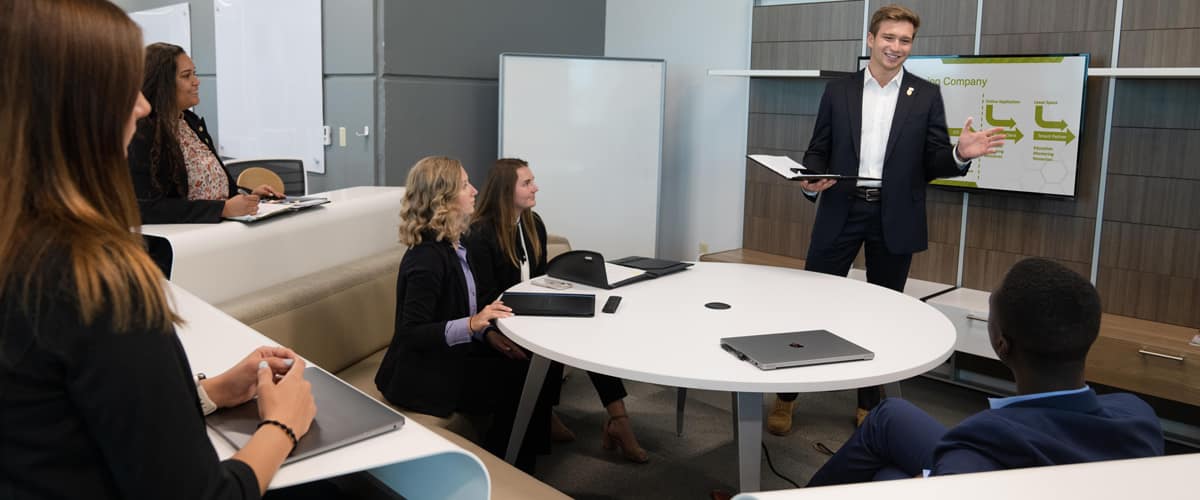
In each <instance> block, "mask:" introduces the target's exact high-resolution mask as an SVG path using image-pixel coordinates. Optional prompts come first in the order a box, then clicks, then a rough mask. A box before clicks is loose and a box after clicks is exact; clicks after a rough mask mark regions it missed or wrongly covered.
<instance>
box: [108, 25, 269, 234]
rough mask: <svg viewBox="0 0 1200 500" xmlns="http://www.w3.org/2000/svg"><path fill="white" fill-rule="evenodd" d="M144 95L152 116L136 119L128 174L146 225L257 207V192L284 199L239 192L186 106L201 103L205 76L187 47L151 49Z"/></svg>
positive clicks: (210, 218) (214, 218)
mask: <svg viewBox="0 0 1200 500" xmlns="http://www.w3.org/2000/svg"><path fill="white" fill-rule="evenodd" d="M142 93H143V94H144V95H145V96H146V99H147V100H149V101H150V105H151V107H152V110H151V112H150V115H149V116H147V117H145V118H143V119H141V120H139V121H138V128H137V133H136V134H135V135H134V137H133V143H132V144H130V146H129V173H130V174H131V175H132V176H133V189H134V191H135V192H136V193H137V199H138V208H139V209H140V211H141V214H142V222H144V223H146V224H172V223H180V222H221V218H222V217H237V216H241V215H249V214H254V213H257V212H258V200H259V197H262V196H269V197H280V196H282V193H279V192H276V191H275V190H274V189H273V188H271V187H270V186H268V185H266V184H263V185H261V186H257V187H254V188H253V192H252V193H251V194H248V195H241V194H238V186H237V184H236V182H235V181H234V179H233V177H232V176H230V175H229V171H228V170H226V169H225V164H224V163H222V162H221V157H220V156H219V155H218V154H217V150H216V146H215V145H214V144H213V140H212V137H211V136H210V135H209V134H208V127H207V126H206V125H205V123H204V119H203V118H201V117H199V116H197V115H196V114H195V113H193V112H191V111H190V110H188V108H191V107H193V106H195V105H197V104H200V79H199V78H197V77H196V66H195V65H194V64H192V59H191V58H190V57H188V55H187V54H186V53H184V51H183V48H181V47H179V46H178V45H171V44H168V43H154V44H150V45H149V46H148V47H146V60H145V76H144V78H143V80H142Z"/></svg>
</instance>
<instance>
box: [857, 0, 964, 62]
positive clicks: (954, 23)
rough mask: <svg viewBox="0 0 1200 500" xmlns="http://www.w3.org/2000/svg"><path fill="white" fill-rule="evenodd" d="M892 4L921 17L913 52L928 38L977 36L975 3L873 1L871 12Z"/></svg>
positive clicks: (929, 0)
mask: <svg viewBox="0 0 1200 500" xmlns="http://www.w3.org/2000/svg"><path fill="white" fill-rule="evenodd" d="M890 3H896V4H900V5H903V6H905V7H908V8H910V9H912V10H913V12H916V13H917V15H918V16H920V17H921V28H920V29H919V30H917V42H916V44H914V45H913V50H914V51H915V50H916V49H917V48H919V47H920V46H921V44H923V43H924V42H925V38H926V37H932V36H946V35H967V36H971V37H974V36H975V7H976V4H975V2H964V1H962V0H899V1H895V0H871V7H870V9H871V12H872V13H873V12H875V10H876V9H878V8H880V7H882V6H884V5H886V4H890Z"/></svg>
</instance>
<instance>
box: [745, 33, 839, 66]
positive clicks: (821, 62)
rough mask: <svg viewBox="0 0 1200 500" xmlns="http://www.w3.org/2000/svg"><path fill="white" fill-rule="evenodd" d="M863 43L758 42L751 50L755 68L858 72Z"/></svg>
mask: <svg viewBox="0 0 1200 500" xmlns="http://www.w3.org/2000/svg"><path fill="white" fill-rule="evenodd" d="M861 48H862V42H861V41H860V40H858V39H855V40H835V41H817V42H756V43H754V44H753V45H752V47H751V50H750V67H751V68H753V69H825V70H832V71H857V70H858V62H857V61H858V55H859V50H861Z"/></svg>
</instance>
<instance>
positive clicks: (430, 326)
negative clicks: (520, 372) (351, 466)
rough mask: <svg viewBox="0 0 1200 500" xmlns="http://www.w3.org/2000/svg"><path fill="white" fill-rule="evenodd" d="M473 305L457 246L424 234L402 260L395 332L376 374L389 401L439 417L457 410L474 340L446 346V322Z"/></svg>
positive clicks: (460, 316) (380, 388) (397, 293)
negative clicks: (455, 250)
mask: <svg viewBox="0 0 1200 500" xmlns="http://www.w3.org/2000/svg"><path fill="white" fill-rule="evenodd" d="M468 262H469V261H468ZM473 269H474V267H473V266H472V272H474V270H473ZM470 307H471V306H470V303H469V302H468V300H467V281H466V276H464V275H463V271H462V266H461V264H459V261H458V255H456V254H455V253H454V247H453V246H451V245H450V243H448V242H445V241H435V240H434V235H433V234H430V233H426V234H425V235H423V236H422V240H421V243H420V244H417V245H414V246H413V247H412V248H410V249H408V251H407V252H405V254H404V258H403V259H402V260H401V261H400V273H399V276H398V277H397V279H396V326H395V329H396V333H395V334H394V335H393V336H392V343H391V345H389V346H388V350H387V353H386V354H384V356H383V363H382V364H381V365H380V367H379V371H378V372H376V374H375V386H376V387H378V388H379V391H380V392H382V393H383V395H384V397H385V398H387V400H388V401H390V402H392V403H393V404H396V405H399V406H403V407H405V408H409V409H412V410H415V411H417V412H420V413H426V414H430V415H436V416H439V417H445V416H447V415H449V414H450V413H451V412H453V411H454V410H455V409H456V406H457V405H458V403H459V396H460V394H461V392H462V389H463V384H465V383H467V380H466V378H467V371H468V370H467V369H466V366H465V365H466V363H467V357H468V354H469V353H470V352H471V346H472V344H474V342H469V343H466V344H459V345H455V346H448V345H446V333H445V332H446V323H447V322H449V321H452V320H455V319H458V318H465V317H467V316H470V315H471V312H470Z"/></svg>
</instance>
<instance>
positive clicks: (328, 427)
mask: <svg viewBox="0 0 1200 500" xmlns="http://www.w3.org/2000/svg"><path fill="white" fill-rule="evenodd" d="M304 379H305V380H307V381H308V382H309V383H310V384H312V393H313V398H314V399H316V403H317V409H318V410H317V418H316V419H314V420H313V423H312V425H311V426H310V427H309V428H308V434H305V435H304V436H303V437H301V438H300V442H299V443H297V444H296V449H295V450H292V454H291V455H289V456H288V457H287V459H286V460H284V461H283V463H284V464H289V463H292V462H295V461H298V460H303V459H305V458H308V457H312V456H316V455H320V454H322V453H325V452H327V451H332V450H336V449H338V448H341V447H343V446H346V445H349V444H353V443H357V442H359V441H362V440H364V439H367V438H371V437H374V436H377V435H380V434H383V433H385V432H390V431H393V430H396V429H399V428H400V427H402V426H403V425H404V416H402V415H400V414H399V413H396V412H395V411H393V410H392V409H391V408H388V407H387V406H384V405H382V404H380V403H379V402H378V401H375V400H374V399H371V397H369V396H367V395H365V394H363V393H361V392H358V390H357V389H354V388H353V387H350V386H349V385H347V384H346V383H345V382H342V381H341V380H339V379H337V378H336V377H334V376H333V375H330V374H329V373H327V372H325V371H324V370H322V369H320V368H317V367H312V366H310V367H308V368H307V369H305V370H304ZM205 420H206V421H207V423H208V425H209V427H212V428H213V429H214V430H216V431H217V434H220V435H221V437H222V438H225V440H226V441H228V442H229V444H232V445H233V446H234V447H235V448H237V449H239V450H240V449H242V447H243V446H245V445H246V443H247V442H249V441H250V437H251V436H253V435H254V432H255V431H257V430H258V423H259V422H261V421H262V419H261V418H260V417H259V415H258V400H257V399H251V400H250V401H249V402H247V403H244V404H242V405H240V406H235V407H233V408H222V409H220V410H217V411H216V412H215V413H213V414H212V415H209V416H208V417H206V418H205Z"/></svg>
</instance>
